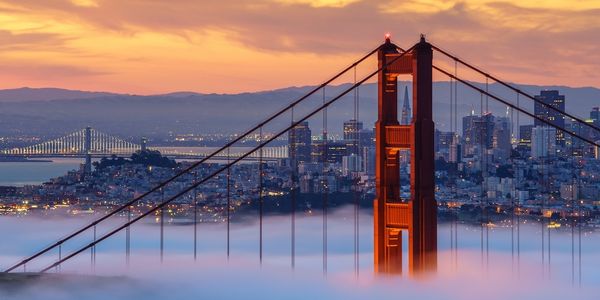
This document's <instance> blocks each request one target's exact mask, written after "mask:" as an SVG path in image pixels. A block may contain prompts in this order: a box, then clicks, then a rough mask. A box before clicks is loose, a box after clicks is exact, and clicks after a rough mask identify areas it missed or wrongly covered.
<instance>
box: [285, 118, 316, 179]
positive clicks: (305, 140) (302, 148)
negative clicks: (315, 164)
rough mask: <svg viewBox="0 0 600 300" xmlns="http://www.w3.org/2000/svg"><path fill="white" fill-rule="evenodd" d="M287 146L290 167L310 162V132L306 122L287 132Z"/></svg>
mask: <svg viewBox="0 0 600 300" xmlns="http://www.w3.org/2000/svg"><path fill="white" fill-rule="evenodd" d="M288 144H289V151H290V152H289V153H290V155H289V156H290V161H291V163H292V167H294V169H295V168H297V167H298V163H300V162H310V160H311V132H310V127H308V122H302V123H300V124H298V125H297V126H296V127H294V128H292V129H291V130H290V131H289V132H288Z"/></svg>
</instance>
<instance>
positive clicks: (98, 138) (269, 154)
mask: <svg viewBox="0 0 600 300" xmlns="http://www.w3.org/2000/svg"><path fill="white" fill-rule="evenodd" d="M147 142H148V140H147V139H146V138H141V140H140V143H139V144H136V143H133V142H131V141H128V140H125V139H122V138H119V137H116V136H113V135H109V134H107V133H104V132H101V131H98V130H96V129H94V128H92V127H86V128H83V129H80V130H77V131H75V132H72V133H69V134H67V135H64V136H61V137H58V138H55V139H52V140H48V141H44V142H41V143H38V144H34V145H30V146H24V147H18V148H12V149H2V150H0V156H5V157H39V158H52V157H81V158H87V159H88V160H87V161H88V162H89V161H91V158H99V157H107V156H113V155H114V156H131V154H133V153H135V152H136V151H140V150H146V149H148V150H158V151H160V152H161V154H162V155H164V156H167V157H170V158H177V159H197V158H203V157H206V156H207V155H208V154H209V153H207V152H206V151H193V150H190V151H181V150H177V149H173V148H168V147H165V148H162V147H148V146H147ZM233 150H234V151H229V153H226V152H222V153H219V154H217V155H214V156H213V159H215V160H217V159H226V158H227V157H230V158H235V157H239V156H241V155H243V154H244V152H243V151H242V150H239V149H233ZM263 154H264V156H263V159H265V160H275V159H283V158H287V157H288V149H287V146H273V147H265V149H264V153H263ZM250 158H251V159H256V158H258V154H257V153H256V154H253V155H251V156H250Z"/></svg>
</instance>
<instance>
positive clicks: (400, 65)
mask: <svg viewBox="0 0 600 300" xmlns="http://www.w3.org/2000/svg"><path fill="white" fill-rule="evenodd" d="M397 49H398V47H397V46H396V45H394V44H393V43H391V42H390V39H389V37H386V40H385V43H384V44H383V45H382V46H381V47H380V49H379V51H378V60H379V67H382V66H385V67H384V68H383V69H382V70H381V71H380V72H379V80H378V93H379V95H378V98H379V99H378V107H379V108H378V119H377V122H376V123H375V137H376V170H375V176H376V177H375V178H376V179H375V180H376V186H377V196H376V199H375V202H374V227H375V247H374V254H375V272H378V273H392V274H394V273H401V271H402V231H407V232H408V248H409V249H408V270H409V274H411V275H412V274H416V273H422V272H425V271H434V270H436V268H437V203H436V201H435V197H434V188H435V183H434V144H433V143H434V141H433V135H434V123H433V118H432V60H433V53H432V49H431V45H430V44H429V43H428V42H426V41H425V38H424V37H423V36H421V40H420V42H419V43H418V44H416V45H415V47H413V48H412V50H411V51H410V52H409V53H406V54H405V55H404V56H402V57H400V58H398V57H399V56H400V54H399V53H398V50H397ZM390 62H391V63H390ZM388 64H389V65H388ZM400 74H411V75H412V77H413V100H412V101H413V115H412V122H411V124H410V125H400V124H399V122H398V84H397V78H398V75H400ZM400 150H410V192H411V198H410V201H408V202H403V201H402V200H401V199H400V164H399V151H400Z"/></svg>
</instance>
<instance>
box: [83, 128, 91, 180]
mask: <svg viewBox="0 0 600 300" xmlns="http://www.w3.org/2000/svg"><path fill="white" fill-rule="evenodd" d="M83 153H84V154H85V165H84V167H83V172H84V173H85V174H90V173H92V128H91V127H89V126H88V127H86V128H85V134H84V139H83Z"/></svg>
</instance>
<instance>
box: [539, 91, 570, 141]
mask: <svg viewBox="0 0 600 300" xmlns="http://www.w3.org/2000/svg"><path fill="white" fill-rule="evenodd" d="M535 99H537V100H540V101H541V102H543V103H545V104H547V105H548V106H550V107H553V108H555V109H557V110H559V111H561V112H564V111H565V96H564V95H560V94H559V92H558V91H556V90H546V91H541V92H540V94H539V95H536V96H535ZM534 113H535V116H536V117H538V118H541V119H543V120H545V121H547V122H549V123H551V124H553V125H556V126H558V127H560V128H565V116H564V115H563V114H561V113H559V112H558V111H555V110H553V109H550V108H549V107H546V106H544V105H542V104H539V103H537V102H536V103H535V105H534ZM534 125H535V126H549V125H548V124H546V123H544V122H542V121H540V120H537V119H536V120H535V122H534ZM555 138H556V145H558V146H564V145H565V133H564V132H563V131H562V130H557V131H556V137H555Z"/></svg>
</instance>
